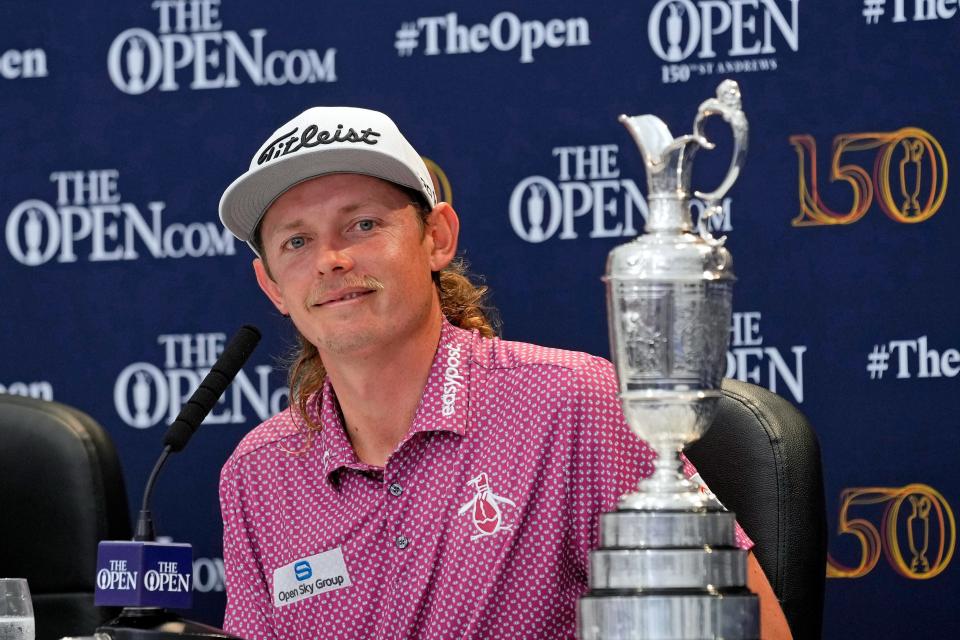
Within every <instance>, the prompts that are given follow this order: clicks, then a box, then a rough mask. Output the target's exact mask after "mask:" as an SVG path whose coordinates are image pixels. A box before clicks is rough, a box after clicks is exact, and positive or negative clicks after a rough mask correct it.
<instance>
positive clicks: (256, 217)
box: [220, 107, 437, 251]
mask: <svg viewBox="0 0 960 640" xmlns="http://www.w3.org/2000/svg"><path fill="white" fill-rule="evenodd" d="M329 173H361V174H364V175H368V176H373V177H375V178H382V179H384V180H388V181H390V182H393V183H396V184H398V185H401V186H404V187H409V188H410V189H413V190H414V191H417V192H418V193H421V194H423V196H424V198H426V200H427V203H428V204H429V205H430V206H431V207H433V206H436V204H437V195H436V193H435V191H434V188H433V180H432V179H431V177H430V173H429V172H428V171H427V166H426V165H425V164H424V162H423V159H422V158H421V157H420V154H418V153H417V152H416V150H415V149H414V148H413V147H412V146H411V145H410V143H409V142H407V139H406V138H404V137H403V135H402V134H401V133H400V130H399V129H398V128H397V125H395V124H394V123H393V120H391V119H390V118H389V117H387V116H386V115H385V114H383V113H380V112H379V111H372V110H370V109H358V108H355V107H314V108H312V109H307V110H306V111H304V112H303V113H301V114H300V115H298V116H297V117H296V118H294V119H293V120H291V121H290V122H288V123H286V124H285V125H283V126H282V127H280V128H279V129H277V130H276V131H274V132H273V135H271V136H270V137H269V138H268V139H267V141H266V142H264V143H263V145H262V146H261V147H260V149H259V150H257V153H256V154H254V156H253V159H252V160H251V161H250V168H249V170H247V172H246V173H244V174H243V175H242V176H240V177H239V178H237V179H236V180H234V181H233V182H232V183H231V184H230V186H229V187H227V190H226V191H224V192H223V196H222V197H221V198H220V220H221V221H222V222H223V225H224V226H225V227H226V228H227V229H229V230H230V231H231V232H232V233H233V235H235V236H237V238H239V239H240V240H243V241H244V242H246V243H247V244H249V245H250V247H251V248H253V249H254V251H256V249H255V248H254V247H253V244H252V240H253V233H254V231H255V230H256V228H257V225H258V224H260V219H261V218H263V215H264V214H265V213H266V212H267V209H268V208H270V205H271V204H273V201H274V200H276V199H277V198H279V197H280V196H281V195H282V194H283V193H284V192H285V191H287V190H288V189H290V188H291V187H293V186H295V185H297V184H299V183H300V182H303V181H304V180H309V179H310V178H315V177H317V176H322V175H326V174H329Z"/></svg>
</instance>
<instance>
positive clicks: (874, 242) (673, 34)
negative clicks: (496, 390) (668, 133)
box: [0, 0, 960, 638]
mask: <svg viewBox="0 0 960 640" xmlns="http://www.w3.org/2000/svg"><path fill="white" fill-rule="evenodd" d="M958 9H960V8H958V6H957V3H956V2H954V1H950V0H936V1H935V0H853V1H848V2H841V3H831V4H829V5H828V4H826V3H819V4H814V3H813V2H811V1H810V0H804V1H803V2H801V0H657V1H653V0H649V1H647V2H600V3H597V2H594V3H589V2H575V1H572V0H562V1H561V0H558V1H556V2H551V3H531V2H527V3H521V2H506V1H500V0H494V1H491V2H485V3H461V2H455V1H452V0H447V1H440V0H423V1H420V2H407V3H382V2H367V3H362V2H359V3H358V2H343V1H341V2H325V3H316V2H305V1H302V0H293V1H291V2H287V3H283V4H282V5H277V4H272V3H264V2H253V1H243V2H241V1H239V0H238V1H233V0H134V1H131V2H122V3H115V2H113V3H108V2H104V1H101V0H93V1H91V2H84V3H72V4H70V5H69V6H66V7H65V6H62V5H60V4H57V3H53V2H36V1H32V2H26V1H22V0H8V1H7V2H4V3H3V5H2V6H0V122H2V123H3V124H2V126H3V131H4V135H3V137H2V141H0V221H2V223H3V237H2V240H0V277H2V287H3V291H4V293H5V299H6V301H7V302H6V303H5V304H4V305H2V307H0V309H2V310H0V314H2V319H3V326H5V327H7V330H6V331H4V332H2V334H0V353H2V354H3V359H2V362H0V392H6V393H10V394H20V395H31V396H36V397H42V398H51V399H55V400H58V401H62V402H65V403H68V404H71V405H75V406H77V407H79V408H81V409H83V410H84V411H86V412H88V413H90V414H91V415H92V416H93V417H94V418H96V419H97V420H98V421H99V422H100V423H101V424H103V425H104V426H105V427H106V429H107V430H108V431H109V432H110V434H111V436H112V437H113V439H114V440H115V442H116V443H117V446H118V448H119V451H120V456H121V459H122V462H123V466H124V471H125V474H126V477H127V479H128V490H129V493H130V497H131V500H132V501H133V502H136V501H137V499H138V498H139V494H140V492H141V491H142V488H143V482H144V480H145V479H146V477H147V475H148V473H149V470H150V467H151V466H152V464H153V462H154V460H155V458H156V456H157V454H158V453H159V450H160V447H161V440H162V435H163V431H164V428H165V425H167V424H168V423H169V422H170V421H171V420H172V419H173V418H174V417H175V415H176V413H177V412H178V410H179V408H180V406H181V404H182V403H183V402H184V401H185V399H186V398H187V397H189V394H190V393H191V392H192V390H193V388H194V387H195V385H196V384H198V383H199V381H200V379H201V378H202V376H203V375H204V374H205V373H206V370H207V369H208V368H209V367H210V366H211V365H212V363H213V362H214V360H215V359H216V357H217V355H218V354H219V352H220V351H221V350H222V348H223V346H224V343H225V341H226V339H227V338H228V337H229V335H230V334H232V333H233V332H234V331H235V330H236V328H237V327H239V326H240V325H241V324H244V323H253V324H256V325H258V326H259V327H260V328H261V329H262V330H263V333H264V341H263V343H262V344H261V346H260V348H259V350H258V351H257V353H255V354H254V356H253V358H252V360H251V361H250V362H248V363H247V365H246V366H245V367H244V369H243V370H242V371H241V372H240V374H239V375H238V377H237V380H236V382H235V383H234V384H233V386H232V387H231V388H230V389H229V390H228V391H227V393H226V395H225V397H224V399H223V400H222V401H221V403H220V404H218V406H217V408H216V409H215V410H214V412H213V414H212V415H211V416H210V417H209V418H208V419H207V420H206V421H205V423H204V426H203V428H202V429H201V430H200V432H199V433H198V434H197V436H196V437H195V438H194V440H193V441H192V442H191V444H190V447H189V448H188V449H187V450H186V451H185V452H183V453H182V454H179V455H177V456H175V457H174V458H173V459H171V461H170V463H169V465H168V468H167V470H166V473H165V475H164V476H163V477H162V478H161V480H160V484H159V486H158V488H157V491H156V494H155V504H154V509H155V514H156V519H157V526H158V529H159V532H160V533H161V534H165V535H167V536H169V537H171V538H172V539H174V540H176V541H188V542H191V543H192V544H193V545H194V552H195V561H194V567H193V572H194V585H195V592H196V593H195V595H196V597H195V602H196V607H195V609H194V611H193V612H191V614H190V615H191V616H192V617H194V618H198V619H201V620H204V621H207V622H211V623H214V624H219V623H220V622H221V620H222V612H223V607H224V595H223V589H224V586H223V561H222V559H221V541H220V536H221V522H220V516H219V508H218V503H217V482H218V475H219V470H220V467H221V465H222V464H223V462H224V461H225V460H226V459H227V457H228V456H229V454H230V452H231V451H232V450H233V448H234V446H235V445H236V444H237V442H238V441H239V440H240V438H241V437H242V436H243V435H244V434H245V433H246V432H248V431H249V430H250V429H251V428H253V427H254V426H255V425H256V424H257V423H259V422H260V421H261V420H263V419H265V418H267V417H269V416H270V415H272V414H273V413H275V412H276V411H278V410H280V409H282V408H284V407H285V406H286V403H287V389H286V386H285V385H286V377H285V370H284V364H283V357H284V356H285V354H287V353H288V351H289V350H290V348H291V346H292V340H293V331H292V329H291V327H290V325H289V323H288V321H287V319H285V318H283V317H281V316H280V315H279V314H278V313H277V312H276V311H275V310H274V309H273V307H272V306H271V305H270V303H269V301H268V300H266V298H265V297H264V296H263V295H262V294H261V292H260V291H259V289H258V287H257V285H256V282H255V280H254V278H253V272H252V269H251V267H250V262H251V259H252V257H253V254H252V253H251V252H250V251H249V249H248V248H247V247H246V246H245V245H244V244H243V243H242V242H240V241H238V240H236V239H234V238H233V236H231V235H230V234H229V233H228V232H226V231H225V230H224V229H223V227H222V226H221V225H220V222H219V220H218V219H217V203H218V201H219V198H220V195H221V193H222V192H223V190H224V189H225V187H226V186H227V185H228V184H229V183H230V182H231V181H232V180H233V178H235V177H236V176H238V175H239V174H240V173H242V172H243V171H244V170H245V169H246V167H247V165H248V164H249V161H250V158H251V156H252V155H253V154H254V152H255V151H256V150H257V148H258V147H259V145H260V143H261V142H262V141H263V140H265V139H266V137H267V136H268V135H269V134H270V133H271V132H272V131H274V129H275V128H276V127H278V126H279V125H280V124H281V123H283V122H285V121H287V120H288V119H290V118H291V117H293V116H294V115H296V114H297V113H299V112H301V111H303V110H304V109H306V108H308V107H310V106H314V105H352V106H362V107H370V108H375V109H378V110H381V111H384V112H386V113H388V114H390V116H391V117H393V119H394V120H395V121H396V122H397V123H398V124H399V126H400V128H401V130H403V131H404V133H405V135H406V136H407V137H408V138H409V139H410V141H411V142H412V143H413V145H414V146H415V147H416V148H417V149H418V151H420V152H421V153H423V154H425V156H426V157H427V158H428V164H429V166H430V168H431V170H432V171H433V173H434V174H435V177H436V179H437V184H438V186H439V187H440V191H441V196H442V197H443V198H444V199H446V200H448V201H450V202H452V204H453V206H454V207H455V208H456V210H457V211H458V213H459V214H460V217H461V221H462V233H461V247H462V253H463V254H464V256H465V257H466V258H467V260H468V261H469V262H470V264H471V266H472V270H473V271H474V272H476V273H481V274H484V275H485V276H486V282H487V284H489V285H490V287H491V289H492V292H493V302H494V304H495V305H496V306H497V307H499V309H500V312H501V316H502V320H503V326H504V336H505V337H506V338H508V339H515V340H524V341H530V342H537V343H541V344H546V345H549V346H556V347H563V348H568V349H577V350H583V351H588V352H591V353H596V354H600V355H604V356H607V355H609V348H608V344H607V329H606V313H605V310H604V309H605V307H604V291H603V286H602V283H601V282H600V275H601V274H602V272H603V269H604V263H605V259H606V255H607V253H608V252H609V251H610V249H611V248H613V247H614V246H616V245H617V244H620V243H622V242H625V241H626V240H627V239H629V238H631V237H633V236H635V235H636V234H637V233H638V231H641V230H642V228H643V224H644V217H645V215H646V212H647V205H646V201H645V198H644V194H645V191H646V187H645V177H644V173H643V166H642V162H641V157H640V154H639V152H638V151H637V149H636V148H635V146H634V145H633V143H632V142H631V140H630V138H629V136H628V135H627V133H626V131H624V130H623V128H622V127H621V126H620V125H619V124H618V123H617V120H616V118H617V116H618V115H619V114H621V113H627V114H639V113H654V114H657V115H659V116H661V117H662V118H664V119H665V120H666V121H667V123H668V124H669V125H670V127H671V130H672V131H674V132H685V131H687V130H688V129H689V127H690V126H691V125H692V118H693V114H694V112H695V109H696V106H697V105H699V104H700V102H701V101H703V100H704V99H705V98H707V97H709V96H711V95H713V93H714V90H715V88H716V86H717V84H719V82H720V81H721V80H723V79H725V78H733V79H735V80H737V81H738V82H739V83H740V85H741V88H742V92H743V99H744V110H745V111H746V113H747V116H748V117H749V119H750V125H751V135H750V137H751V142H750V150H749V153H748V156H747V164H746V167H745V170H744V172H743V174H742V176H741V178H740V180H739V181H738V182H737V184H736V186H735V187H734V189H733V190H732V191H731V192H730V194H729V195H728V197H726V198H725V199H724V200H723V203H722V205H723V215H721V216H717V217H715V218H713V219H712V220H711V222H710V224H711V226H712V229H713V230H714V231H715V232H717V233H718V234H726V235H728V236H729V239H728V242H727V246H728V247H729V248H730V250H731V252H732V253H733V255H734V260H735V267H736V273H737V275H738V277H739V281H738V283H737V285H736V288H735V293H734V312H735V313H734V316H733V322H732V326H731V327H730V331H731V334H730V335H731V346H730V351H729V353H728V356H727V375H728V376H729V377H733V378H738V379H740V380H746V381H750V382H754V383H756V384H759V385H763V386H765V387H767V388H769V389H772V390H774V391H776V392H777V393H779V394H781V395H783V396H784V397H786V398H787V399H788V400H790V401H792V402H793V403H795V404H796V405H797V406H799V407H800V409H801V410H802V411H803V412H804V413H805V414H806V415H807V416H808V417H809V418H810V420H811V422H812V424H813V425H814V427H815V428H816V430H817V432H818V434H819V437H820V440H821V443H822V447H823V455H824V463H825V478H826V485H827V505H828V518H829V524H830V536H831V537H830V557H829V560H828V566H826V567H824V570H825V572H826V574H827V576H828V584H827V603H826V619H825V636H826V637H836V638H840V637H863V638H876V637H888V638H889V637H940V636H942V635H944V634H948V633H950V632H951V630H952V629H953V627H954V626H955V624H951V623H955V622H956V612H955V609H956V605H955V599H956V598H957V597H958V596H960V575H958V572H957V567H956V563H955V562H954V551H955V543H956V534H957V531H956V521H955V511H954V509H955V507H956V505H957V503H958V494H960V481H958V479H957V475H956V473H954V471H955V469H954V468H953V465H954V464H956V460H957V459H958V452H960V442H958V440H960V429H958V428H957V426H956V425H957V419H956V416H955V414H954V412H953V411H952V409H950V407H951V406H952V405H951V404H950V403H949V402H947V400H948V399H949V398H951V397H953V394H954V393H956V392H957V391H958V386H957V384H958V378H957V376H958V374H960V333H958V331H957V327H958V326H960V305H958V303H957V301H956V298H955V297H954V296H955V295H956V292H957V285H956V277H955V276H956V274H954V273H953V272H951V271H950V265H951V264H955V263H956V253H957V241H956V238H957V237H958V232H960V223H958V221H957V220H956V218H955V217H954V216H955V215H956V214H957V207H958V202H960V201H958V196H957V194H956V193H955V189H950V188H949V183H948V178H949V176H950V169H951V163H952V162H955V160H956V159H957V158H958V150H960V126H958V120H957V118H956V115H955V111H956V109H955V105H956V104H957V103H958V101H960V85H958V83H957V82H956V80H955V76H954V70H953V64H952V63H953V61H954V59H955V58H954V56H955V55H956V41H957V36H958V26H960V15H958ZM710 126H711V127H712V128H710V129H709V132H710V135H711V136H715V137H717V138H718V139H719V146H720V148H721V149H722V151H719V152H716V153H707V152H703V153H701V154H699V155H698V158H697V170H696V174H695V181H696V182H698V184H697V185H696V186H697V187H698V188H701V189H709V188H713V185H715V184H716V183H717V182H718V181H719V180H720V178H721V177H722V175H723V172H724V171H725V170H726V167H727V164H728V163H729V155H727V153H726V150H727V149H729V142H730V134H729V132H727V131H725V130H724V127H723V125H722V123H720V124H717V125H716V126H715V127H714V125H713V124H711V125H710ZM701 181H702V184H699V183H700V182H701ZM692 206H693V210H694V213H695V214H697V213H699V212H700V211H701V210H702V208H703V203H700V202H694V203H693V205H692ZM951 283H954V284H951Z"/></svg>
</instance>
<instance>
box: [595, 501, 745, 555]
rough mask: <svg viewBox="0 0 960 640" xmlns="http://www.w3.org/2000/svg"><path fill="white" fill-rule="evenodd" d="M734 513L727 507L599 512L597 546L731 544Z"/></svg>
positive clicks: (653, 546)
mask: <svg viewBox="0 0 960 640" xmlns="http://www.w3.org/2000/svg"><path fill="white" fill-rule="evenodd" d="M735 520H736V518H735V516H734V514H733V513H731V512H730V511H726V510H723V511H721V510H719V509H713V510H698V511H659V510H656V511H650V510H634V509H623V508H621V509H619V510H617V511H614V512H612V513H604V514H601V515H600V546H601V547H604V548H620V549H624V548H635V549H650V548H664V547H703V546H705V545H706V546H710V547H731V546H734V544H735V541H736V536H735V535H734V528H735Z"/></svg>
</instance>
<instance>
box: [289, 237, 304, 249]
mask: <svg viewBox="0 0 960 640" xmlns="http://www.w3.org/2000/svg"><path fill="white" fill-rule="evenodd" d="M304 244H306V240H304V239H303V238H302V237H301V236H294V237H292V238H290V239H289V240H287V247H289V248H290V249H299V248H300V247H302V246H303V245H304Z"/></svg>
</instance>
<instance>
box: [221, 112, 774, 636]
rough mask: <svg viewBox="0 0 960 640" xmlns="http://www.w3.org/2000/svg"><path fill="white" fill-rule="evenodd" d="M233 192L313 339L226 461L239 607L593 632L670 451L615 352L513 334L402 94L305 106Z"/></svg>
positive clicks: (290, 307) (405, 629)
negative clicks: (650, 428)
mask: <svg viewBox="0 0 960 640" xmlns="http://www.w3.org/2000/svg"><path fill="white" fill-rule="evenodd" d="M220 215H221V219H222V220H223V222H224V224H225V225H226V226H227V227H228V228H229V229H230V230H231V231H232V232H233V233H234V234H236V235H237V237H239V238H240V239H242V240H245V241H247V242H248V243H249V244H250V245H251V247H252V248H253V249H254V251H255V252H256V253H257V255H258V257H257V259H255V260H254V265H253V266H254V271H255V272H256V277H257V282H258V283H259V285H260V287H261V289H262V290H263V291H264V293H265V294H266V295H267V296H268V297H269V298H270V300H271V301H272V302H273V304H274V305H275V306H276V308H277V309H278V310H279V311H280V312H281V313H283V314H284V315H287V316H289V317H290V318H291V320H292V321H293V323H294V326H295V327H296V328H297V330H298V332H299V335H300V342H301V349H300V352H299V354H298V357H297V360H296V361H295V362H294V364H293V366H292V368H291V402H290V405H291V407H290V408H289V409H288V410H286V411H284V412H282V413H280V414H278V415H277V416H274V417H273V418H271V419H270V420H268V421H266V422H265V423H263V424H261V425H260V426H258V427H257V428H256V429H254V430H253V431H252V432H251V433H250V434H248V436H247V437H246V438H244V440H243V441H242V442H241V443H240V445H239V446H238V447H237V450H236V451H235V452H234V454H233V455H232V456H231V458H230V459H229V460H228V462H227V463H226V465H225V466H224V469H223V473H222V477H221V489H220V490H221V508H222V511H223V519H224V560H225V563H226V570H227V599H228V601H227V611H226V621H225V627H226V629H227V630H228V631H231V632H233V633H236V634H238V635H240V636H243V637H245V638H250V639H259V638H323V637H340V638H383V639H387V638H390V639H393V638H443V639H447V638H468V639H473V638H511V639H514V638H551V639H553V638H570V637H573V636H574V630H575V609H576V600H577V598H578V597H579V596H580V595H581V594H582V593H583V592H584V591H585V589H586V579H587V558H588V555H587V554H588V552H589V550H590V549H591V548H592V547H594V546H596V535H597V534H596V529H597V521H596V518H597V515H598V514H599V513H601V512H602V511H604V510H609V509H610V508H612V507H613V506H614V505H615V503H616V500H617V498H618V497H619V496H620V495H621V494H623V493H625V492H626V491H628V490H629V489H631V488H632V487H634V486H635V485H636V483H637V481H638V480H639V478H641V477H643V476H645V475H647V474H648V473H649V472H650V471H651V458H652V453H651V451H650V450H649V449H648V448H647V446H646V445H645V444H644V443H643V442H641V441H639V440H637V439H636V438H635V436H633V434H632V433H631V432H630V431H629V429H628V428H627V427H626V425H625V424H624V421H623V416H622V413H621V410H620V406H619V402H618V400H617V397H616V380H615V377H614V374H613V370H612V367H611V365H610V364H609V363H608V362H606V361H605V360H602V359H600V358H596V357H593V356H589V355H586V354H581V353H573V352H567V351H559V350H554V349H546V348H543V347H537V346H534V345H526V344H519V343H511V342H505V341H501V340H499V339H496V338H495V337H493V336H494V331H493V328H492V327H491V325H490V323H489V321H488V320H487V317H486V315H485V313H484V309H483V307H482V297H483V291H482V290H481V289H478V288H476V287H474V285H472V284H471V283H470V281H469V280H468V279H467V278H466V277H464V275H463V273H462V269H461V268H460V266H458V263H457V262H456V261H455V259H454V258H455V255H456V250H457V238H458V233H459V219H458V217H457V214H456V213H455V212H454V210H453V208H452V207H451V206H450V205H449V204H447V203H443V202H437V199H436V194H435V192H434V188H433V185H432V182H431V179H430V176H429V174H428V172H427V170H426V167H425V166H424V164H423V161H422V160H421V159H420V156H419V155H418V154H417V153H416V152H415V151H414V149H413V148H412V147H411V146H410V144H409V143H408V142H407V141H406V139H404V137H403V136H402V135H401V134H400V132H399V130H398V129H397V127H396V125H394V123H393V122H392V121H391V120H390V119H389V118H388V117H386V116H385V115H383V114H381V113H378V112H374V111H368V110H363V109H353V108H314V109H310V110H308V111H306V112H304V113H303V114H301V115H299V116H297V117H296V118H294V119H293V120H292V121H290V122H289V123H287V124H286V125H284V126H283V127H281V128H280V129H278V130H277V131H276V132H275V133H274V134H273V135H272V136H271V137H270V138H269V139H268V140H267V142H265V143H264V145H263V146H262V147H261V148H260V149H259V150H258V152H257V154H256V155H255V156H254V158H253V161H252V162H251V165H250V170H249V171H248V172H247V173H245V174H244V175H243V176H241V177H240V178H238V179H237V180H236V181H235V182H234V183H233V184H231V185H230V187H229V188H228V189H227V191H226V192H225V193H224V196H223V199H222V200H221V203H220ZM740 533H741V534H742V532H740ZM738 541H739V542H740V543H741V545H742V546H744V547H748V546H749V545H750V544H751V543H750V542H749V540H748V539H747V538H746V536H745V535H741V536H740V537H739V539H738ZM752 566H753V567H754V569H755V570H756V571H759V570H758V568H757V567H756V564H755V560H752ZM753 577H756V578H759V579H760V580H759V582H761V583H762V584H760V585H759V587H758V586H757V584H754V589H758V588H760V591H761V593H762V595H765V597H766V598H768V599H769V598H770V597H771V596H772V592H771V591H770V588H769V584H767V583H766V580H765V579H764V578H763V577H762V572H759V573H758V574H756V575H754V576H753ZM764 591H765V593H764ZM773 605H774V607H776V603H775V601H774V602H773ZM777 611H779V609H778V608H777ZM766 617H767V618H769V617H771V616H766ZM780 620H782V614H780ZM782 626H783V628H785V624H783V625H782ZM780 637H787V636H780Z"/></svg>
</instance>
